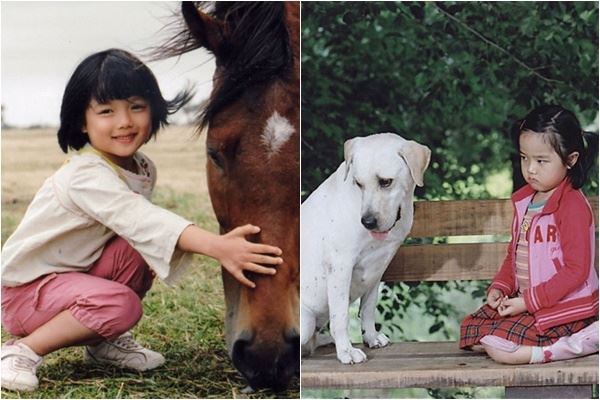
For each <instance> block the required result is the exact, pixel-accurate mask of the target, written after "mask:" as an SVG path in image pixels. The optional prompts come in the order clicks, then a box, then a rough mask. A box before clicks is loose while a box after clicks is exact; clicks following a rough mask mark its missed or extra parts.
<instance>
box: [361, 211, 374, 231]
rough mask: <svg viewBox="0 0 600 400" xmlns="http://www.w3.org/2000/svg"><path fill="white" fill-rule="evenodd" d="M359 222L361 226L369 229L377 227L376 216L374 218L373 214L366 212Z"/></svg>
mask: <svg viewBox="0 0 600 400" xmlns="http://www.w3.org/2000/svg"><path fill="white" fill-rule="evenodd" d="M360 222H361V223H362V224H363V226H364V227H365V228H367V229H369V230H371V229H373V228H375V227H377V218H375V217H374V216H373V214H368V215H365V216H363V217H362V218H361V219H360Z"/></svg>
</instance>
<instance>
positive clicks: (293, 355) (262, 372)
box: [231, 330, 300, 391]
mask: <svg viewBox="0 0 600 400" xmlns="http://www.w3.org/2000/svg"><path fill="white" fill-rule="evenodd" d="M245 333H247V332H245ZM255 338H256V336H255V335H254V336H252V337H251V336H250V334H246V335H245V334H242V335H240V338H238V340H236V342H235V343H234V345H233V352H232V357H231V358H232V360H233V364H234V365H235V367H236V368H237V369H238V370H239V371H240V372H241V373H242V374H243V375H244V377H245V378H246V379H247V380H248V383H249V384H250V386H252V387H253V388H254V389H260V388H271V389H273V390H274V391H282V390H285V389H286V388H287V386H288V384H289V383H290V380H291V379H292V378H293V377H294V376H298V374H299V372H300V336H299V335H298V333H297V332H296V331H295V330H294V331H292V332H290V333H288V334H286V335H284V337H283V340H282V341H280V343H272V342H270V343H266V342H264V341H261V342H258V341H257V340H255Z"/></svg>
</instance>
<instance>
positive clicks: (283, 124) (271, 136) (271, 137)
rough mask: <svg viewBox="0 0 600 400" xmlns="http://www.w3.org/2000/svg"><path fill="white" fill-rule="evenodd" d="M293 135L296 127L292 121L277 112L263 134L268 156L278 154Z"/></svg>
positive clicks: (268, 121) (269, 120)
mask: <svg viewBox="0 0 600 400" xmlns="http://www.w3.org/2000/svg"><path fill="white" fill-rule="evenodd" d="M293 133H294V127H293V126H292V124H290V121H288V120H287V118H285V117H282V116H281V115H279V113H278V112H277V111H275V112H274V113H273V115H271V116H270V117H269V119H268V120H267V124H266V126H265V129H264V130H263V133H262V142H263V144H264V145H265V146H266V147H267V153H268V156H269V157H271V156H272V155H273V154H275V153H277V152H278V151H279V149H281V146H283V145H284V144H285V142H287V141H288V139H289V138H290V136H292V134H293Z"/></svg>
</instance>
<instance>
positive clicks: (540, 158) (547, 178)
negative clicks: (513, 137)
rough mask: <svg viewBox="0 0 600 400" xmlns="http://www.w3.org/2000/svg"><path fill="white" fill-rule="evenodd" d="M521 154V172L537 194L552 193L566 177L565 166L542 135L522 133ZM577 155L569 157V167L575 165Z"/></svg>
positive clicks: (520, 141) (520, 137)
mask: <svg viewBox="0 0 600 400" xmlns="http://www.w3.org/2000/svg"><path fill="white" fill-rule="evenodd" d="M519 151H520V153H521V172H522V173H523V177H524V178H525V181H526V182H527V183H528V184H529V185H530V186H531V187H532V188H533V189H534V190H535V191H537V192H541V193H547V194H548V195H550V194H551V193H552V191H553V190H554V189H555V188H556V187H557V186H558V185H559V184H560V183H561V182H562V180H563V179H564V178H565V176H567V165H565V163H564V162H563V160H562V159H561V157H560V156H559V155H558V154H557V153H556V151H555V150H554V148H553V147H552V146H551V145H550V143H549V142H548V141H547V140H545V135H544V134H539V133H535V132H531V131H524V132H523V133H521V135H520V136H519ZM578 156H579V154H578V153H576V152H574V153H572V154H570V155H569V158H568V163H569V165H573V164H575V162H576V161H577V157H578Z"/></svg>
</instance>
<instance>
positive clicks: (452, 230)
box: [410, 196, 598, 237]
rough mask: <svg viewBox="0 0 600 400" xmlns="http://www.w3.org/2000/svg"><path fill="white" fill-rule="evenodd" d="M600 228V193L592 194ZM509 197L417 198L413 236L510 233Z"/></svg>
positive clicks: (511, 211)
mask: <svg viewBox="0 0 600 400" xmlns="http://www.w3.org/2000/svg"><path fill="white" fill-rule="evenodd" d="M588 201H589V202H590V205H591V206H592V210H593V211H594V217H595V221H596V229H598V196H594V197H588ZM512 214H513V209H512V205H511V203H510V200H508V199H496V200H449V201H417V202H415V217H414V222H413V227H412V230H411V232H410V236H411V237H432V236H459V235H498V234H510V227H511V222H512Z"/></svg>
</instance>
